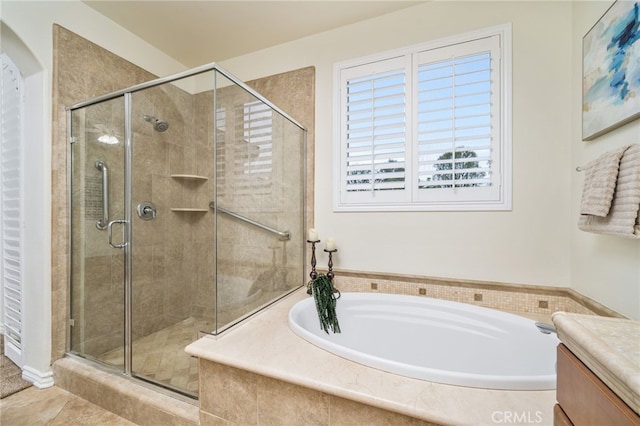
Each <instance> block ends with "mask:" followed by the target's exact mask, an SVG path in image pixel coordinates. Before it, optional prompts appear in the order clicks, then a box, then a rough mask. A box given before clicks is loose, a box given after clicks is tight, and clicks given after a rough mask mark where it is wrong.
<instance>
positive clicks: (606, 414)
mask: <svg viewBox="0 0 640 426" xmlns="http://www.w3.org/2000/svg"><path fill="white" fill-rule="evenodd" d="M557 370H558V371H557V377H558V384H557V399H558V403H559V404H560V406H561V407H562V410H563V411H564V412H565V413H566V414H567V416H568V417H569V418H570V419H571V422H572V423H573V424H574V425H576V426H590V425H593V426H601V425H611V426H613V425H616V426H617V425H620V426H627V425H629V426H631V425H633V426H638V425H640V417H639V416H638V415H637V414H636V413H635V412H634V411H633V410H632V409H631V408H629V406H628V405H627V404H625V402H624V401H622V400H621V399H620V398H619V397H618V396H617V395H616V394H615V393H613V392H612V391H611V389H609V388H608V387H607V385H605V384H604V383H603V382H602V381H601V380H600V379H599V378H598V377H597V376H596V375H595V374H593V373H592V372H591V370H589V369H588V368H587V367H586V366H585V365H584V364H583V363H582V362H581V361H580V360H579V359H578V358H576V356H575V355H574V354H573V353H572V352H571V351H570V350H569V349H567V347H566V346H564V345H562V344H560V345H558V365H557Z"/></svg>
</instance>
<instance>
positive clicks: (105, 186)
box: [95, 160, 109, 231]
mask: <svg viewBox="0 0 640 426" xmlns="http://www.w3.org/2000/svg"><path fill="white" fill-rule="evenodd" d="M95 166H96V169H98V170H100V171H101V172H102V219H100V220H98V221H97V222H96V228H98V229H100V230H101V231H103V230H105V229H107V226H108V224H107V222H109V168H108V167H107V163H105V162H104V161H102V160H98V161H96V162H95Z"/></svg>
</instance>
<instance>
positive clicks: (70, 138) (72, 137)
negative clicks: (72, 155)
mask: <svg viewBox="0 0 640 426" xmlns="http://www.w3.org/2000/svg"><path fill="white" fill-rule="evenodd" d="M76 142H78V138H77V137H75V136H70V137H69V143H70V144H74V143H76Z"/></svg>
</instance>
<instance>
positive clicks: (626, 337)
mask: <svg viewBox="0 0 640 426" xmlns="http://www.w3.org/2000/svg"><path fill="white" fill-rule="evenodd" d="M553 323H554V325H555V327H556V330H557V331H558V337H559V339H560V340H561V341H562V343H564V345H565V346H566V347H567V348H569V350H571V352H573V353H574V355H575V356H577V357H578V358H579V359H580V360H581V361H582V363H583V364H584V365H586V366H587V367H588V368H589V369H590V370H591V371H592V372H593V373H594V374H595V375H596V376H598V377H599V378H600V380H602V381H603V382H604V383H605V384H606V385H607V386H609V388H610V389H611V390H612V391H613V392H615V393H616V394H617V395H618V396H619V397H620V399H622V400H623V401H624V402H626V403H627V405H629V407H631V409H632V410H634V411H635V412H636V413H638V414H640V322H638V321H632V320H629V319H623V318H609V317H599V316H593V315H581V314H569V313H566V312H556V313H555V314H553Z"/></svg>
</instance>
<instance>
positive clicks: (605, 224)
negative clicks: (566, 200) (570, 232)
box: [578, 144, 640, 239]
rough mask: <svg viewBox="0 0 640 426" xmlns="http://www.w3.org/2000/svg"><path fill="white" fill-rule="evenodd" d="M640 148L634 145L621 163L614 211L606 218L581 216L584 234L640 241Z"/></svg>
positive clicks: (581, 226)
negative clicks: (608, 235)
mask: <svg viewBox="0 0 640 426" xmlns="http://www.w3.org/2000/svg"><path fill="white" fill-rule="evenodd" d="M639 215H640V145H638V144H635V145H631V146H630V147H629V148H628V149H627V150H626V151H625V152H624V155H623V156H622V159H621V160H620V167H619V171H618V179H617V181H616V188H615V193H614V195H613V201H612V202H611V209H610V210H609V214H608V215H607V216H606V217H599V216H593V215H581V216H580V218H579V220H578V227H579V228H580V229H582V230H583V231H588V232H595V233H599V234H612V235H618V236H621V237H624V238H635V239H640V220H639V217H638V216H639Z"/></svg>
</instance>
